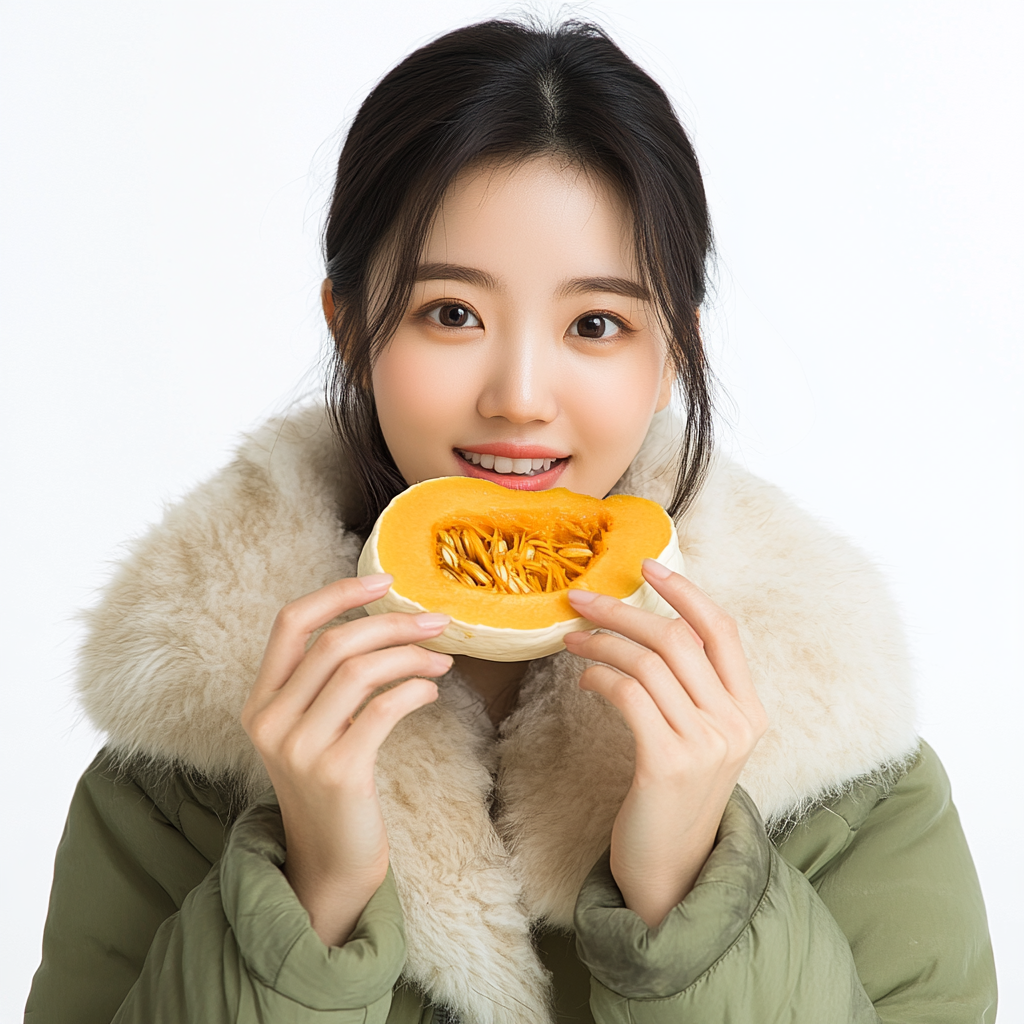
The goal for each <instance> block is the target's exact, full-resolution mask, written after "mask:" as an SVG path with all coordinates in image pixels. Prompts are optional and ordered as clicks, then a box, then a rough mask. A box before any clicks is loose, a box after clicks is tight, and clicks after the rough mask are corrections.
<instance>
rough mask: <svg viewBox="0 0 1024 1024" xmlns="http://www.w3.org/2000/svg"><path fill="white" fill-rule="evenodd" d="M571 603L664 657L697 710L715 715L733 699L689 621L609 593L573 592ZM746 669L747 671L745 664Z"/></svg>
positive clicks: (597, 620) (571, 592)
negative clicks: (610, 595) (581, 598)
mask: <svg viewBox="0 0 1024 1024" xmlns="http://www.w3.org/2000/svg"><path fill="white" fill-rule="evenodd" d="M581 593H586V594H587V597H586V598H585V599H584V600H583V602H580V601H579V595H580V594H581ZM574 595H575V596H574ZM569 600H570V601H571V602H572V604H573V605H574V606H575V607H576V608H577V609H578V610H579V612H580V614H581V615H585V616H586V617H587V618H588V619H590V621H591V622H594V623H596V624H597V625H599V626H604V627H606V628H608V629H612V630H614V631H615V632H616V633H621V634H622V635H623V636H625V637H627V638H628V639H630V640H633V641H635V642H636V643H638V644H640V645H641V646H643V647H647V648H649V649H650V650H652V651H654V652H655V653H656V654H658V655H660V657H661V658H662V659H663V660H664V662H665V664H666V665H668V667H669V669H670V670H671V672H672V674H673V675H674V676H675V677H676V679H677V680H678V681H679V683H680V684H682V685H683V686H685V687H686V690H687V693H689V695H690V697H691V699H692V700H693V702H694V704H696V705H697V707H699V708H702V709H703V710H706V711H709V712H712V713H714V712H715V711H720V710H721V709H722V708H723V706H724V702H725V701H729V700H731V695H730V691H729V690H728V687H725V686H724V680H722V679H721V678H720V676H719V674H718V673H717V672H716V670H715V667H714V665H712V663H711V661H710V659H709V658H708V657H707V654H706V652H705V649H704V645H703V643H702V641H701V639H700V638H699V637H697V636H695V635H694V632H693V630H691V629H690V628H689V627H688V626H687V624H686V620H685V619H682V618H679V619H667V618H665V617H664V616H663V615H656V614H655V613H654V612H649V611H645V610H644V609H642V608H634V607H633V606H632V605H628V604H625V603H624V602H623V601H619V600H618V599H617V598H614V597H608V596H607V595H605V594H594V593H592V592H584V591H572V590H571V591H569ZM743 668H744V670H745V669H746V663H745V662H744V665H743Z"/></svg>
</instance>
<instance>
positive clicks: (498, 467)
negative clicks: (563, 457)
mask: <svg viewBox="0 0 1024 1024" xmlns="http://www.w3.org/2000/svg"><path fill="white" fill-rule="evenodd" d="M455 450H456V451H457V452H458V453H459V454H460V455H461V456H462V457H463V458H464V459H465V460H466V461H467V462H472V463H473V465H474V466H481V467H482V468H483V469H493V470H494V472H495V473H536V472H538V471H539V472H542V473H546V472H547V471H548V470H549V469H550V468H551V464H552V463H553V462H557V461H558V459H506V458H505V456H503V455H479V454H478V453H477V452H466V451H463V450H462V449H461V448H456V449H455Z"/></svg>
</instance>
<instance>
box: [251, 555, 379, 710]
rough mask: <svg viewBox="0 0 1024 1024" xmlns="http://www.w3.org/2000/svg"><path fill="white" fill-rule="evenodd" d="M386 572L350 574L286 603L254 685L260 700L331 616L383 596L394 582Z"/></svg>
mask: <svg viewBox="0 0 1024 1024" xmlns="http://www.w3.org/2000/svg"><path fill="white" fill-rule="evenodd" d="M391 583H392V577H391V576H390V575H389V574H387V573H380V574H377V575H375V576H361V577H348V578H346V579H341V580H335V581H334V583H330V584H328V585H327V586H326V587H321V588H320V589H319V590H314V591H313V593H311V594H306V595H304V596H303V597H300V598H297V599H296V600H294V601H291V602H289V603H288V604H286V605H285V606H284V607H283V608H282V609H281V610H280V611H279V612H278V613H277V617H276V618H275V619H274V625H273V626H272V628H271V630H270V637H269V639H268V640H267V647H266V650H265V651H264V653H263V660H262V662H261V664H260V670H259V673H258V674H257V676H256V682H255V685H254V686H253V691H252V692H253V696H254V697H255V698H256V700H257V703H261V701H260V698H261V697H264V696H265V695H266V694H267V693H269V692H271V691H273V690H275V689H278V688H279V687H281V686H283V685H284V683H285V682H286V681H287V679H288V678H289V676H291V674H292V672H294V671H295V668H296V666H297V665H298V664H299V662H300V661H302V658H303V656H304V655H305V653H306V644H307V643H308V642H309V638H310V637H311V636H312V635H313V634H314V633H315V632H316V631H317V630H318V629H320V627H321V626H325V625H326V624H327V623H328V622H330V621H331V619H334V618H337V617H338V616H339V615H344V614H345V612H350V611H352V609H353V608H361V607H362V606H363V605H365V604H369V602H371V601H376V600H378V599H379V598H381V597H383V596H384V595H385V594H386V593H387V591H388V588H389V587H390V586H391Z"/></svg>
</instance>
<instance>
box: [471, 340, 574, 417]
mask: <svg viewBox="0 0 1024 1024" xmlns="http://www.w3.org/2000/svg"><path fill="white" fill-rule="evenodd" d="M489 355H490V359H489V360H488V369H487V374H486V380H485V382H484V384H483V387H482V388H481V390H480V396H479V398H478V400H477V412H479V413H480V415H481V416H483V417H484V418H485V419H493V418H501V419H505V420H508V422H509V423H516V424H526V423H550V422H551V421H552V420H553V419H554V418H555V417H556V416H557V415H558V404H559V403H558V394H557V383H558V381H557V367H556V366H555V363H554V359H553V357H554V352H552V351H550V350H549V348H548V346H546V345H545V344H544V341H543V339H542V338H541V337H540V336H539V335H538V334H537V333H534V332H530V333H527V332H525V331H524V332H522V333H520V334H517V336H516V337H513V338H504V339H500V340H499V339H495V343H494V347H493V349H492V351H491V352H490V354H489Z"/></svg>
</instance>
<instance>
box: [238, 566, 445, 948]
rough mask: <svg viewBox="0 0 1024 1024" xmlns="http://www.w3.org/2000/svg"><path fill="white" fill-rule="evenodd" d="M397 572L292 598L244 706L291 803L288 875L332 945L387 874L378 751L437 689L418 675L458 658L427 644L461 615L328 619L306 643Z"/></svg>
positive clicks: (287, 810)
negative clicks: (376, 779) (376, 777)
mask: <svg viewBox="0 0 1024 1024" xmlns="http://www.w3.org/2000/svg"><path fill="white" fill-rule="evenodd" d="M391 582H392V578H391V577H390V576H388V575H378V576H363V577H358V578H352V579H343V580H338V581H337V582H336V583H332V584H330V585H329V586H326V587H324V588H323V589H322V590H317V591H315V592H314V593H312V594H307V595H306V596H305V597H300V598H299V599H298V600H296V601H293V602H291V604H287V605H285V606H284V608H282V609H281V611H280V612H279V613H278V615H277V618H276V619H275V620H274V626H273V629H272V630H271V632H270V640H269V641H268V643H267V649H266V651H265V652H264V655H263V662H262V664H261V665H260V670H259V673H258V675H257V677H256V682H255V684H254V685H253V688H252V693H251V694H250V695H249V699H248V701H247V702H246V704H245V707H244V708H243V709H242V726H243V728H244V729H245V731H246V732H247V733H248V734H249V738H250V739H251V740H252V742H253V745H254V746H255V747H256V749H257V751H259V754H260V756H261V757H262V758H263V763H264V764H265V765H266V768H267V772H268V773H269V775H270V781H271V782H272V783H273V785H274V789H275V791H276V792H277V797H278V801H279V803H280V806H281V817H282V819H283V822H284V831H285V837H286V843H287V850H288V852H287V857H286V860H285V866H284V873H285V876H286V877H287V879H288V881H289V883H290V884H291V886H292V888H293V889H294V890H295V893H296V895H297V896H298V899H299V902H300V903H301V904H302V905H303V906H304V907H305V908H306V910H307V911H308V912H309V916H310V920H311V922H312V925H313V928H314V929H315V930H316V933H317V934H318V935H319V936H320V938H321V939H322V940H323V942H324V943H325V944H326V945H328V946H332V945H333V946H337V945H341V944H342V943H343V942H344V941H345V940H346V939H347V938H348V936H349V935H350V934H351V932H352V929H353V928H354V927H355V923H356V921H357V920H358V919H359V915H360V914H361V913H362V912H363V910H364V908H365V907H366V904H367V903H368V902H369V899H370V897H371V896H372V895H373V894H374V892H375V891H376V890H377V888H378V886H379V885H380V884H381V882H383V881H384V876H385V875H386V874H387V869H388V839H387V832H386V830H385V828H384V819H383V817H382V816H381V810H380V803H379V801H378V799H377V787H376V785H375V783H374V774H373V772H374V765H375V763H376V760H377V751H378V750H379V749H380V745H381V744H382V743H383V742H384V740H385V739H386V738H387V736H388V734H389V733H390V732H391V730H392V729H393V728H394V727H395V725H396V724H397V723H398V722H399V720H401V719H402V718H404V717H405V716H406V715H407V714H409V712H410V711H415V710H416V709H417V708H419V707H422V706H423V705H425V704H429V703H431V702H432V701H434V700H436V699H437V686H436V684H435V683H433V682H431V681H430V680H429V679H424V678H418V677H421V676H440V675H443V674H444V673H445V672H447V671H448V669H449V668H450V667H451V664H452V659H451V657H449V656H448V655H447V654H437V653H435V652H433V651H428V650H426V649H425V648H423V647H418V646H417V644H418V643H420V642H422V641H424V640H429V639H431V638H432V637H435V636H437V635H439V634H440V633H441V632H442V630H443V629H444V628H445V626H446V625H447V624H448V622H449V621H450V620H449V618H448V616H447V615H434V614H431V613H423V614H420V615H407V614H401V613H392V614H387V615H371V616H368V617H365V618H359V619H355V620H353V621H352V622H346V623H344V624H343V625H341V626H334V627H332V628H330V629H326V630H324V632H323V633H321V634H320V636H319V637H317V639H316V641H315V642H314V643H313V644H312V645H311V646H310V647H309V649H308V650H307V649H306V645H307V644H308V643H309V638H310V637H311V636H312V635H313V633H315V632H316V631H317V630H318V629H320V628H321V627H322V626H323V625H324V624H325V623H327V622H330V621H331V619H333V618H335V617H336V616H338V615H341V614H343V613H344V612H347V611H350V610H351V609H353V608H357V607H360V606H361V605H364V604H367V603H368V602H370V601H375V600H377V599H378V598H380V597H382V596H383V595H384V594H385V593H386V591H387V589H388V587H389V586H390V585H391ZM406 676H412V677H415V678H409V679H405V681H404V682H402V683H399V684H398V685H397V686H394V687H392V688H391V689H389V690H386V691H385V692H383V693H380V694H378V695H377V696H376V697H374V698H373V699H372V700H370V701H369V703H368V704H366V706H365V707H363V708H362V710H359V709H360V707H361V706H362V705H363V704H364V703H365V702H366V701H367V699H368V698H369V697H370V695H371V694H372V693H373V691H374V690H377V689H378V688H380V687H382V686H387V685H388V684H389V683H392V682H393V681H394V680H396V679H402V678H404V677H406ZM357 711H359V713H358V715H356V712H357ZM353 716H355V717H353Z"/></svg>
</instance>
